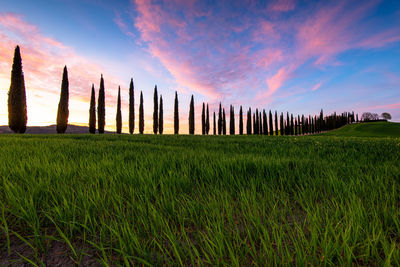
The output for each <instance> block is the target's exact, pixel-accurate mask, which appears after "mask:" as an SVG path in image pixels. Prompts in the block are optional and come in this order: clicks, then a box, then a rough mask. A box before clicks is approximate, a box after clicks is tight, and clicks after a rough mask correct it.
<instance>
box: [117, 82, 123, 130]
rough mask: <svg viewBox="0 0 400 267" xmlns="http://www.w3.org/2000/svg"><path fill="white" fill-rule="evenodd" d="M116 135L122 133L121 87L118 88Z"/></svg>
mask: <svg viewBox="0 0 400 267" xmlns="http://www.w3.org/2000/svg"><path fill="white" fill-rule="evenodd" d="M116 121H117V134H120V133H121V131H122V114H121V87H118V101H117V116H116Z"/></svg>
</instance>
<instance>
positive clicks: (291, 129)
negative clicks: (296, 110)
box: [290, 114, 294, 135]
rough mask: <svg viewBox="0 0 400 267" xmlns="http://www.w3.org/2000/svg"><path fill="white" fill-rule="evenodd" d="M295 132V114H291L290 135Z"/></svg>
mask: <svg viewBox="0 0 400 267" xmlns="http://www.w3.org/2000/svg"><path fill="white" fill-rule="evenodd" d="M293 134H294V124H293V114H290V135H293Z"/></svg>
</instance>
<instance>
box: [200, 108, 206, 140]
mask: <svg viewBox="0 0 400 267" xmlns="http://www.w3.org/2000/svg"><path fill="white" fill-rule="evenodd" d="M205 109H206V105H205V104H204V102H203V107H202V110H201V134H202V135H205V134H206V111H205Z"/></svg>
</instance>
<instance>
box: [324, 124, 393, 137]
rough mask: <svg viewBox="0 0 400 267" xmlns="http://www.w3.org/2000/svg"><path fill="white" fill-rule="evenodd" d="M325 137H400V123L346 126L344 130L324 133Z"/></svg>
mask: <svg viewBox="0 0 400 267" xmlns="http://www.w3.org/2000/svg"><path fill="white" fill-rule="evenodd" d="M322 135H325V136H349V137H400V123H396V122H367V123H355V124H351V125H346V126H344V127H342V128H339V129H336V130H333V131H330V132H328V133H324V134H322Z"/></svg>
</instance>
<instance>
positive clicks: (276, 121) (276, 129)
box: [275, 110, 279, 136]
mask: <svg viewBox="0 0 400 267" xmlns="http://www.w3.org/2000/svg"><path fill="white" fill-rule="evenodd" d="M278 134H279V130H278V113H277V111H276V110H275V135H276V136H278Z"/></svg>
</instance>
